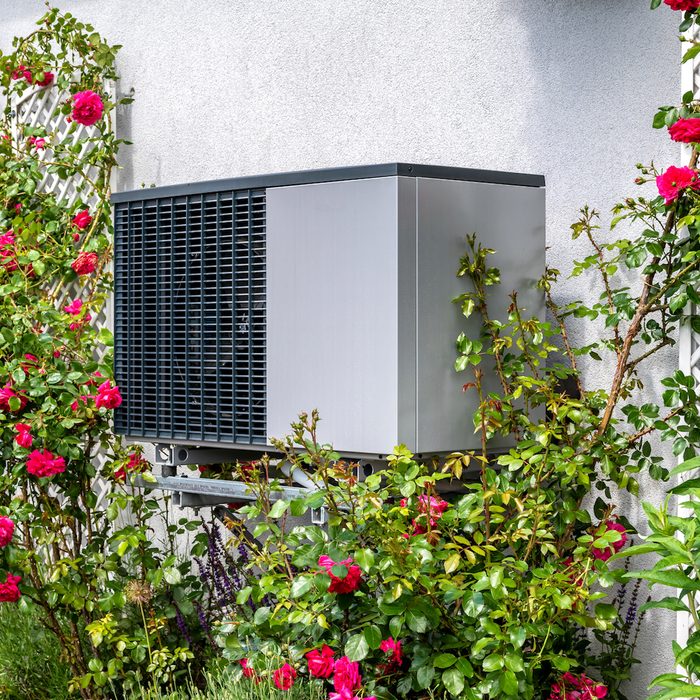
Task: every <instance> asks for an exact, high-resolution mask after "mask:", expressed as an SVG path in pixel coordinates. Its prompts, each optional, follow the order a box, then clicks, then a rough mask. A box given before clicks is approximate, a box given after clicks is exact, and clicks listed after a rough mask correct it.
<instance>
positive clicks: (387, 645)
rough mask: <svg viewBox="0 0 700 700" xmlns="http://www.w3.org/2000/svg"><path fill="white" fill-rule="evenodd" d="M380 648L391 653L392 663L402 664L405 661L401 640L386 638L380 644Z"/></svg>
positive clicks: (390, 660)
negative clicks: (402, 654)
mask: <svg viewBox="0 0 700 700" xmlns="http://www.w3.org/2000/svg"><path fill="white" fill-rule="evenodd" d="M379 648H380V649H381V650H382V651H383V652H385V653H387V654H391V658H390V659H389V662H390V663H392V664H396V665H397V666H400V665H401V662H402V661H403V659H402V657H401V641H396V640H395V639H394V638H393V637H389V639H385V640H384V641H383V642H382V643H381V644H380V645H379Z"/></svg>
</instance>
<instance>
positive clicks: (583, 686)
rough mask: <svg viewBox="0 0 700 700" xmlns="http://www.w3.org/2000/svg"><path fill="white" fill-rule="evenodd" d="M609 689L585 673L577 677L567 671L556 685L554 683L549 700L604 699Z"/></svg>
mask: <svg viewBox="0 0 700 700" xmlns="http://www.w3.org/2000/svg"><path fill="white" fill-rule="evenodd" d="M607 694H608V689H607V688H606V687H605V686H604V685H603V684H602V683H596V682H595V681H594V680H593V679H592V678H589V677H588V676H587V675H586V674H585V673H582V674H581V675H580V676H575V675H574V674H573V673H570V672H569V671H567V672H566V673H565V674H564V675H563V676H562V677H561V678H560V679H559V680H558V681H557V682H556V683H552V686H551V688H550V695H549V700H596V699H597V698H604V697H605V696H606V695H607Z"/></svg>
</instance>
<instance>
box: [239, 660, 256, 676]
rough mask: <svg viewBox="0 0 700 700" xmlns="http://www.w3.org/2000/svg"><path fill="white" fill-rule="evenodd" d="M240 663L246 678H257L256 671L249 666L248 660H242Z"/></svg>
mask: <svg viewBox="0 0 700 700" xmlns="http://www.w3.org/2000/svg"><path fill="white" fill-rule="evenodd" d="M238 663H239V664H240V665H241V668H242V669H243V675H244V676H245V678H253V676H255V671H254V670H253V669H252V668H250V666H248V659H241V660H240V661H239V662H238Z"/></svg>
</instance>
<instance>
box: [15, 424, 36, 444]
mask: <svg viewBox="0 0 700 700" xmlns="http://www.w3.org/2000/svg"><path fill="white" fill-rule="evenodd" d="M31 429H32V426H31V425H29V424H27V423H17V424H16V425H15V430H16V431H17V435H15V442H16V443H17V444H18V445H19V446H20V447H25V448H29V447H31V446H32V442H34V438H33V437H32V434H31V433H30V432H29V431H30V430H31Z"/></svg>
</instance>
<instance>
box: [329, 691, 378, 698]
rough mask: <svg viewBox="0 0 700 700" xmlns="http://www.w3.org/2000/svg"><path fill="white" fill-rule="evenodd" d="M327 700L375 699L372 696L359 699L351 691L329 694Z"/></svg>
mask: <svg viewBox="0 0 700 700" xmlns="http://www.w3.org/2000/svg"><path fill="white" fill-rule="evenodd" d="M328 700H377V698H376V696H374V695H368V696H367V697H365V698H361V697H360V696H359V695H354V694H353V693H352V691H351V690H346V691H343V692H342V693H331V694H330V695H329V696H328Z"/></svg>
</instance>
